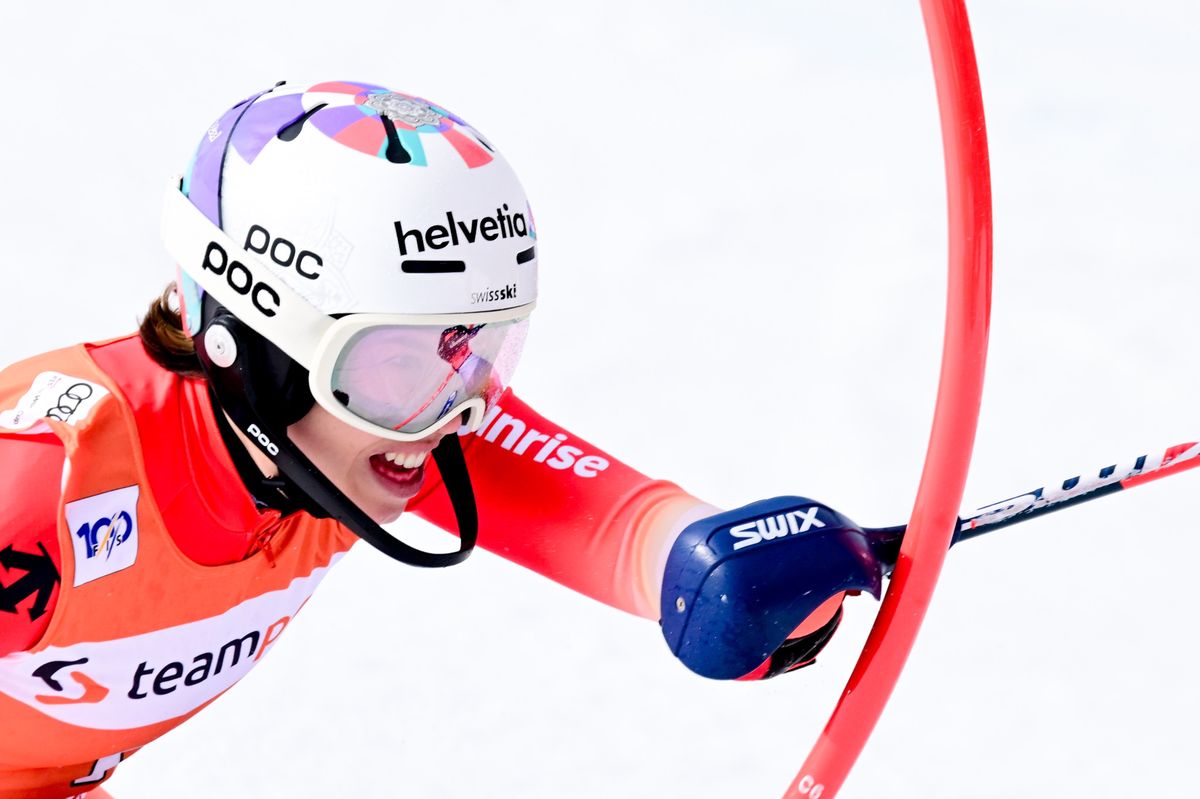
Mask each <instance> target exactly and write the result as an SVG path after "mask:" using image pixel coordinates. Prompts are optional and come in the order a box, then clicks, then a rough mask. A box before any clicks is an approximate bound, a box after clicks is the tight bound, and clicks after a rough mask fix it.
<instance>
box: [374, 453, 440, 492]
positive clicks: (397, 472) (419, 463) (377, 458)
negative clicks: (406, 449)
mask: <svg viewBox="0 0 1200 799" xmlns="http://www.w3.org/2000/svg"><path fill="white" fill-rule="evenodd" d="M428 456H429V452H428V451H425V452H416V453H410V454H404V453H396V452H386V453H379V454H378V455H372V456H371V459H370V461H371V469H372V470H373V471H374V472H375V474H376V476H378V477H379V478H380V480H381V481H383V483H384V484H385V485H386V486H387V487H388V488H389V489H391V490H392V491H393V492H398V493H402V494H408V495H411V494H414V493H416V490H417V489H418V488H420V486H421V481H422V480H424V479H425V461H426V458H427V457H428Z"/></svg>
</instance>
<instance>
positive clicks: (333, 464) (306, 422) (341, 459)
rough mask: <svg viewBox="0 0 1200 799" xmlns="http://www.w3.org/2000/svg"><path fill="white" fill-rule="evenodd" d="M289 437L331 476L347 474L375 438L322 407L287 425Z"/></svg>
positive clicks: (317, 407) (318, 466)
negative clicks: (289, 425) (338, 418)
mask: <svg viewBox="0 0 1200 799" xmlns="http://www.w3.org/2000/svg"><path fill="white" fill-rule="evenodd" d="M288 437H289V438H291V439H292V441H294V442H295V443H296V445H297V446H298V447H300V449H301V451H302V452H304V454H305V455H307V456H308V459H309V460H311V461H312V462H313V463H314V464H315V465H316V466H317V468H319V469H320V470H321V471H322V472H324V473H325V474H326V475H327V476H329V477H331V478H332V477H335V476H337V475H342V474H346V473H347V472H348V471H350V470H351V469H353V468H354V466H355V464H356V463H357V462H358V461H359V460H362V459H363V457H361V453H363V452H364V450H366V449H367V448H369V447H370V446H371V444H372V443H373V442H374V440H375V439H374V437H373V436H371V435H369V434H367V433H364V432H362V431H361V430H356V429H355V428H353V427H350V426H349V425H346V424H343V423H341V422H339V421H338V420H337V419H335V418H334V417H333V416H332V415H330V414H329V413H328V412H327V411H325V410H324V409H322V408H321V406H319V405H318V406H316V407H314V408H313V409H312V410H311V411H309V413H308V415H306V416H305V417H304V418H303V419H301V420H300V421H299V422H296V424H294V425H292V426H291V427H289V428H288Z"/></svg>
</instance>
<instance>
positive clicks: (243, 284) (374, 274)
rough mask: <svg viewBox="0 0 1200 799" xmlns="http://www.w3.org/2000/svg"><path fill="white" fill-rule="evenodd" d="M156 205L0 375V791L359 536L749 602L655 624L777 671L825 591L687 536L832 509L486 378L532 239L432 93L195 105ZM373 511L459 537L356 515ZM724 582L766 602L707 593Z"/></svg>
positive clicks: (165, 682) (826, 612) (149, 734)
mask: <svg viewBox="0 0 1200 799" xmlns="http://www.w3.org/2000/svg"><path fill="white" fill-rule="evenodd" d="M163 224H164V237H165V239H166V242H167V245H168V249H169V250H170V252H171V254H172V255H173V257H174V259H175V260H176V262H177V264H178V271H177V275H176V281H175V282H174V283H172V284H171V285H170V286H169V287H168V289H167V290H166V291H165V292H163V294H162V295H161V296H160V297H158V298H157V299H155V301H154V302H153V303H152V304H151V306H150V310H149V312H148V314H147V315H146V317H145V319H144V321H143V322H142V324H141V328H140V330H139V331H138V332H137V333H134V334H131V335H129V336H125V337H123V338H118V339H115V340H111V341H104V342H97V343H87V344H80V345H78V346H74V347H69V348H67V349H63V350H58V351H54V352H49V353H45V354H42V355H38V356H36V357H33V358H30V359H28V360H26V361H23V362H21V363H17V364H14V365H12V366H9V367H8V368H6V369H4V370H3V371H2V372H0V481H2V485H3V493H2V494H0V497H2V499H0V503H2V506H3V508H4V511H5V517H6V518H7V519H8V520H9V522H8V524H7V525H6V530H5V532H4V533H3V534H2V536H0V565H2V566H3V570H0V728H2V729H3V730H4V731H5V733H6V734H5V735H4V736H2V737H0V797H33V798H41V797H46V798H47V799H49V798H50V797H66V796H83V795H88V796H92V797H99V796H102V795H104V794H103V789H102V788H99V787H98V786H99V785H100V783H101V782H103V781H104V780H106V779H107V778H108V777H109V776H111V774H112V773H113V770H114V769H115V767H116V766H117V765H118V764H119V763H120V762H122V761H123V760H125V759H126V758H128V757H129V756H130V755H132V754H134V753H135V752H136V751H137V750H139V749H140V748H141V747H142V746H144V745H145V744H147V743H149V742H150V741H152V740H154V739H155V738H157V737H158V736H160V735H162V734H163V733H165V732H167V731H168V730H170V729H172V728H173V727H175V726H177V725H178V724H180V723H182V722H183V721H185V720H186V719H188V718H189V717H191V716H192V715H193V714H195V713H196V712H198V711H199V710H200V709H202V708H203V707H204V706H206V705H207V704H208V703H209V702H211V701H212V700H214V699H215V698H216V697H217V696H219V695H220V694H221V693H223V692H224V691H225V690H226V689H228V688H229V687H230V686H231V685H232V684H233V683H235V682H236V681H237V680H238V679H240V678H241V677H242V676H244V675H245V674H246V673H247V671H248V670H249V669H250V668H251V667H253V666H254V664H256V663H257V662H258V661H259V660H260V659H261V658H262V657H263V655H264V654H265V653H266V652H267V651H268V650H269V649H270V648H271V646H272V645H273V643H274V642H275V641H276V640H278V638H279V636H280V635H281V634H282V633H283V632H284V630H285V629H286V628H287V626H288V624H289V622H290V621H291V620H292V618H293V617H294V616H295V614H296V613H297V612H298V611H299V610H300V608H301V607H302V606H303V604H304V603H305V602H306V601H307V600H308V598H309V596H310V595H311V594H312V592H313V591H314V589H315V588H316V586H317V584H318V583H319V582H320V580H321V578H322V577H323V576H324V575H325V573H326V572H327V571H328V569H329V568H331V567H332V566H333V565H334V564H335V563H336V562H337V561H338V560H339V559H340V558H341V556H342V555H343V554H344V553H345V552H346V551H347V550H348V549H349V548H350V547H351V546H352V545H353V544H354V543H355V542H356V541H358V540H359V539H364V540H366V541H368V542H369V543H371V544H372V545H374V546H375V547H377V548H379V549H380V550H382V551H383V552H385V553H386V554H388V555H390V556H391V557H393V558H395V559H397V560H400V561H402V562H405V563H408V564H412V565H417V566H447V565H452V564H454V563H457V562H459V561H461V560H462V559H463V558H465V557H466V555H467V554H468V553H469V552H470V550H471V548H472V547H473V546H474V545H475V543H476V541H478V543H479V544H480V545H482V546H483V547H485V548H486V549H489V550H491V551H493V552H496V553H497V554H500V555H502V556H503V557H505V558H508V559H510V560H513V561H515V562H517V563H520V564H522V565H524V566H526V567H528V568H530V569H532V570H533V571H536V572H538V573H540V574H542V575H545V576H547V577H549V578H551V579H553V580H556V581H558V582H560V583H562V584H563V585H565V586H568V587H570V588H572V589H575V590H577V591H580V592H582V593H584V594H586V595H588V596H590V597H593V598H595V599H597V600H599V601H601V602H605V603H607V604H609V605H612V606H613V607H616V608H619V609H621V610H624V611H627V612H630V613H634V614H638V615H640V616H644V617H646V618H648V619H654V620H659V621H663V620H664V615H665V614H669V615H671V616H672V617H675V616H676V615H678V616H679V618H681V619H682V618H684V617H685V616H686V617H687V618H689V619H690V618H693V616H694V618H695V619H700V618H701V617H702V616H703V618H704V619H708V620H710V621H711V620H713V619H720V618H724V619H726V620H728V618H729V617H730V616H731V614H737V613H739V612H740V613H743V614H745V616H746V618H745V619H744V620H742V619H736V618H735V621H739V622H740V621H745V622H746V623H745V624H744V625H743V626H744V627H745V628H746V629H757V628H761V627H763V620H764V619H766V620H769V625H768V626H769V627H770V628H771V629H772V630H774V631H775V633H774V636H775V637H773V638H772V637H771V636H770V635H767V636H765V637H764V638H763V641H754V642H750V643H749V644H747V643H746V642H745V641H733V640H731V638H730V636H728V635H720V636H718V635H706V634H705V633H704V630H705V629H707V628H705V627H704V626H703V625H700V626H693V627H692V628H689V629H690V630H691V631H690V632H687V633H682V632H680V629H682V628H679V627H678V624H676V627H675V628H671V629H674V630H675V631H674V632H670V633H669V634H668V640H669V642H671V641H672V638H671V636H672V635H674V636H675V639H674V642H673V643H672V649H673V651H675V652H676V654H679V655H680V657H681V658H683V657H684V656H683V655H682V654H681V653H682V652H683V651H684V649H686V651H687V652H688V653H690V654H689V655H688V658H690V660H686V659H685V662H688V665H689V666H692V667H693V668H694V669H696V670H699V671H701V673H706V672H705V670H704V669H703V668H697V667H696V663H698V662H707V661H706V660H705V659H709V660H711V661H712V662H714V663H717V662H724V661H722V658H723V657H724V655H723V654H722V653H725V652H727V651H729V649H730V647H736V646H741V647H742V648H743V649H744V650H746V651H750V652H751V653H752V654H751V657H752V661H746V660H745V659H744V658H743V659H742V661H739V662H738V663H736V664H735V665H732V666H731V665H728V663H725V665H724V666H721V667H719V668H713V669H711V670H710V672H708V676H721V677H728V678H741V679H761V678H764V677H772V676H775V675H776V674H780V673H784V672H787V671H791V670H794V669H797V668H799V667H801V666H804V665H807V664H809V663H811V662H812V661H813V658H814V656H815V655H816V653H817V652H818V651H819V650H820V649H821V647H822V646H823V645H824V644H825V642H826V641H827V640H828V639H829V637H830V635H832V633H833V631H834V630H835V629H836V627H837V624H838V622H839V620H840V618H841V601H842V597H843V593H842V592H840V591H839V592H837V593H833V594H831V595H830V596H827V597H820V601H819V603H817V604H813V603H812V602H811V601H810V602H808V604H804V603H797V602H792V601H791V598H792V597H794V596H796V595H798V594H800V593H802V591H801V590H800V589H799V588H797V587H796V586H795V585H794V584H791V582H790V581H788V580H786V579H785V577H786V575H782V574H779V573H778V570H776V572H771V571H770V569H769V568H767V567H766V566H765V565H764V563H763V560H764V559H762V558H759V559H757V560H755V559H751V558H746V559H742V560H739V561H734V560H726V559H724V558H725V556H724V555H722V554H721V553H715V552H714V551H713V550H711V549H706V547H705V546H704V545H703V541H704V540H706V538H705V537H706V536H709V534H710V533H711V532H712V531H713V530H716V529H718V528H720V529H724V530H731V531H732V532H731V535H732V536H734V539H731V540H736V543H734V544H733V549H736V550H738V551H739V553H746V552H756V551H757V552H761V551H765V548H764V547H763V546H762V545H761V542H762V541H763V540H764V539H779V538H783V537H786V536H788V535H789V534H795V533H797V532H800V531H801V530H802V529H807V528H808V527H811V526H812V525H814V524H815V525H818V526H821V527H826V526H836V524H837V523H838V520H837V517H836V515H835V514H832V511H826V512H825V516H824V517H819V516H817V515H816V510H814V509H813V508H812V507H809V508H808V509H804V508H801V509H800V510H788V508H790V507H792V506H793V505H795V504H796V502H795V498H791V499H789V498H782V499H781V500H768V501H765V502H759V503H756V504H755V505H752V506H750V507H749V509H742V510H740V511H731V512H727V513H722V512H721V511H720V510H718V509H717V508H714V507H712V506H710V505H708V504H707V503H705V502H703V501H701V500H699V499H697V498H695V497H693V496H691V495H689V494H687V493H686V492H685V491H683V490H682V489H680V488H679V487H678V486H676V485H674V484H672V483H670V482H665V481H661V480H652V479H650V478H648V477H646V476H644V475H642V474H639V473H638V472H637V471H635V470H634V469H632V468H630V467H629V466H626V465H625V464H623V463H621V462H619V461H618V460H616V459H615V458H613V457H612V456H611V455H608V454H607V453H605V452H603V451H601V450H599V449H598V448H597V447H595V446H594V445H592V444H590V443H588V442H587V441H584V440H582V439H580V438H579V437H578V436H576V435H574V434H572V433H570V432H568V431H567V430H566V429H564V428H563V427H561V426H559V425H558V424H556V423H554V422H552V421H550V420H548V419H546V418H544V417H542V416H540V415H539V414H538V413H537V412H536V411H535V410H534V409H532V408H530V407H529V406H528V405H526V404H525V403H524V402H523V401H522V400H521V399H520V398H519V397H518V396H517V395H516V394H515V393H513V391H512V389H511V388H509V387H508V385H509V381H510V378H511V376H512V372H513V369H514V367H515V366H516V363H517V360H518V357H519V355H520V352H521V347H522V342H523V340H524V337H525V334H526V328H527V325H528V319H529V316H530V313H531V312H532V311H533V308H534V304H535V300H536V285H537V282H536V281H537V266H538V253H537V234H536V229H535V226H534V220H533V215H532V213H531V211H530V210H529V206H528V204H527V202H526V200H525V197H524V193H523V191H522V189H521V187H520V185H519V184H518V182H517V179H516V177H515V175H514V174H513V172H512V170H511V169H510V168H509V166H508V164H507V163H506V162H505V161H504V159H503V158H502V157H501V156H500V155H499V153H497V152H496V150H495V149H494V148H493V147H492V145H491V144H490V143H489V142H488V140H487V139H485V138H484V137H483V136H482V135H481V134H480V133H479V132H478V131H477V130H475V129H474V128H473V127H471V126H470V125H468V124H467V123H465V122H464V121H463V120H462V119H460V118H459V117H457V116H455V115H454V114H452V113H450V112H449V111H447V110H445V109H444V108H442V107H440V106H438V105H435V104H433V103H430V102H428V101H425V100H422V99H420V98H417V97H413V96H409V95H405V94H401V93H399V92H393V91H390V90H388V89H385V88H383V87H381V86H375V85H370V84H364V83H350V82H326V83H319V84H316V85H304V86H292V85H289V84H280V85H277V86H275V87H273V88H271V89H268V90H266V91H263V92H260V93H257V94H255V95H253V96H251V97H249V98H248V99H246V100H244V101H242V102H241V103H238V104H237V105H235V106H234V107H233V108H231V109H229V110H228V111H227V112H225V113H224V114H223V115H222V116H221V117H220V118H219V119H218V120H217V121H216V122H214V123H213V124H212V126H211V127H210V128H209V129H208V130H207V131H206V133H205V134H204V136H203V137H202V140H201V142H200V145H199V147H198V149H197V150H196V152H195V155H194V156H193V159H192V161H191V163H190V165H189V166H188V169H187V172H186V174H185V175H184V176H183V178H182V180H180V181H177V182H175V183H174V184H173V185H172V186H171V187H170V189H169V191H168V192H167V202H166V209H165V212H164V223H163ZM801 504H803V503H801ZM809 505H811V503H809ZM405 510H408V511H412V512H414V513H416V514H417V515H418V516H420V517H422V518H424V519H427V520H429V521H431V522H432V523H434V524H436V525H438V526H439V527H442V528H444V529H447V530H450V531H452V532H455V533H457V534H458V535H459V541H460V543H459V548H458V549H457V550H456V551H453V552H430V551H427V550H425V549H423V548H421V547H420V546H417V545H416V544H414V543H413V542H411V541H409V540H406V539H405V537H404V536H403V535H402V533H401V532H398V531H397V529H396V528H391V529H384V527H383V525H386V524H388V523H390V522H393V521H395V520H396V519H397V518H398V517H399V516H400V514H401V513H402V512H403V511H405ZM822 518H823V519H824V520H823V521H822ZM754 546H757V547H758V549H757V550H755V549H752V547H754ZM772 560H774V561H775V562H776V563H778V562H779V561H778V559H777V558H774V559H772ZM739 564H743V565H739ZM672 570H674V571H672ZM664 572H668V573H673V574H675V577H674V578H672V580H673V582H672V584H671V591H667V589H666V588H665V587H664ZM689 575H691V576H689ZM696 575H699V576H696ZM712 575H717V577H713V576H712ZM706 580H707V581H708V582H705V581H706ZM689 581H690V582H689ZM714 581H719V584H718V582H714ZM685 584H687V585H691V586H692V588H693V589H698V587H699V586H701V584H703V585H704V586H707V588H705V590H704V591H700V590H694V591H692V593H690V594H687V596H686V597H685V595H684V593H681V590H682V589H679V586H680V585H685ZM739 584H740V585H750V584H754V585H759V584H762V585H766V586H768V587H771V588H772V589H773V591H774V593H773V594H772V595H771V596H772V597H776V598H774V599H769V601H767V600H764V601H760V602H759V603H758V604H756V605H753V606H747V605H744V604H742V605H739V604H738V603H737V602H729V601H728V600H729V596H728V591H729V589H728V588H722V586H735V585H739ZM714 585H715V586H717V589H720V591H722V592H724V593H717V594H714V593H713V591H712V590H709V589H711V588H712V586H714ZM713 590H716V589H713ZM710 595H712V596H719V600H714V601H712V602H708V603H707V604H705V603H704V602H702V601H701V600H702V599H703V598H704V597H707V596H710ZM693 600H695V602H696V609H695V610H694V611H693V609H692V607H691V603H692V602H693ZM114 607H120V612H114ZM748 607H750V608H751V610H747V608H748ZM739 609H740V610H739ZM688 614H693V615H688ZM705 614H707V615H705ZM697 624H698V622H697ZM756 625H757V627H756ZM735 626H736V625H735ZM668 627H669V625H667V624H666V623H665V622H664V629H667V628H668ZM683 639H686V641H684V640H683ZM764 641H765V642H766V643H763V642H764ZM747 647H748V648H747Z"/></svg>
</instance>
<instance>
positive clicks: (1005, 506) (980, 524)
mask: <svg viewBox="0 0 1200 799" xmlns="http://www.w3.org/2000/svg"><path fill="white" fill-rule="evenodd" d="M1197 466H1200V443H1197V442H1194V441H1193V442H1189V443H1187V444H1177V445H1176V446H1174V447H1170V448H1169V449H1167V450H1165V451H1163V452H1161V453H1158V454H1156V455H1139V456H1138V457H1137V458H1134V459H1133V460H1131V461H1129V462H1125V463H1118V464H1113V465H1111V466H1105V467H1104V468H1103V469H1100V470H1099V471H1097V472H1096V473H1095V474H1093V475H1090V476H1088V477H1086V478H1085V477H1083V476H1081V475H1077V476H1075V477H1071V478H1068V479H1066V480H1063V481H1062V482H1061V483H1052V484H1049V485H1046V486H1043V487H1041V488H1035V489H1034V490H1033V491H1027V492H1026V493H1024V494H1020V495H1018V496H1015V497H1012V498H1010V499H1005V500H1001V501H1000V502H995V503H993V504H991V505H985V506H984V507H982V508H980V509H979V510H977V511H975V513H974V514H972V515H971V516H967V517H965V518H960V519H959V522H958V529H957V531H956V532H955V534H954V539H953V540H952V541H951V542H950V545H951V546H954V545H955V544H957V543H958V542H960V541H966V540H968V539H971V538H976V537H978V536H981V535H984V534H985V533H990V532H993V531H994V530H999V529H1000V528H1002V527H1008V526H1009V525H1012V524H1017V523H1019V522H1023V521H1027V520H1029V519H1032V518H1035V517H1037V516H1042V515H1044V514H1047V513H1053V512H1054V511H1058V510H1062V509H1063V508H1069V507H1071V506H1073V505H1079V504H1082V503H1084V502H1090V501H1091V500H1093V499H1097V498H1099V497H1103V496H1107V495H1109V494H1115V493H1116V492H1118V491H1124V490H1125V489H1128V488H1134V487H1135V486H1139V485H1142V484H1144V483H1149V482H1153V481H1154V480H1158V479H1161V478H1163V477H1167V476H1168V475H1172V474H1178V473H1179V472H1185V471H1187V470H1189V469H1194V468H1196V467H1197ZM905 529H906V526H905V525H903V524H901V525H897V526H895V527H879V528H867V529H865V530H864V531H863V532H864V533H866V534H867V537H868V539H869V540H870V542H871V550H872V552H874V554H875V556H876V557H877V558H879V560H880V561H881V562H883V563H885V564H887V565H888V567H889V568H890V567H892V566H894V565H895V563H896V558H897V557H898V555H899V552H900V541H901V540H902V539H903V537H904V532H905Z"/></svg>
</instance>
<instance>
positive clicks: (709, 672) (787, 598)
mask: <svg viewBox="0 0 1200 799" xmlns="http://www.w3.org/2000/svg"><path fill="white" fill-rule="evenodd" d="M883 575H884V566H883V565H882V564H881V563H880V562H879V560H878V559H877V558H876V557H875V555H874V554H872V552H871V547H870V545H869V543H868V540H867V537H866V536H865V535H864V533H863V531H862V530H861V529H860V528H859V527H858V526H857V525H855V524H854V522H852V521H850V520H849V519H847V518H846V517H845V516H843V515H841V514H840V513H838V512H837V511H835V510H833V509H832V508H830V507H828V506H826V505H822V504H821V503H819V502H814V501H813V500H811V499H806V498H804V497H776V498H774V499H768V500H762V501H760V502H754V503H751V504H750V505H746V506H744V507H741V508H737V509H736V510H731V511H727V512H725V513H720V514H717V515H715V516H710V517H708V518H705V519H701V520H699V521H697V522H694V523H692V524H691V525H689V526H688V527H687V528H685V529H684V531H683V532H682V533H680V534H679V537H678V538H677V539H676V540H675V544H674V546H673V547H672V549H671V553H670V555H669V557H668V558H667V565H666V570H665V572H664V575H663V589H662V607H661V613H662V617H661V618H662V628H663V636H664V637H665V638H666V640H667V645H668V646H669V647H670V648H671V651H672V652H673V653H674V654H675V655H676V657H678V658H679V659H680V660H682V661H683V663H684V664H685V665H686V666H687V667H688V668H690V669H691V670H692V671H694V672H696V673H697V674H700V675H702V676H705V677H711V678H713V679H719V680H729V679H736V678H738V677H741V676H743V675H745V674H747V673H749V672H750V671H752V670H754V669H755V668H756V667H758V666H759V665H760V664H761V663H762V662H763V661H764V660H766V659H767V658H768V657H770V655H771V653H772V652H774V651H775V650H776V649H777V648H778V647H779V646H780V645H781V644H782V643H783V642H784V641H785V640H786V639H787V636H788V634H789V633H791V632H792V631H793V630H794V629H796V627H797V626H798V625H799V624H800V622H802V621H803V620H804V619H805V618H806V617H807V616H808V615H809V614H810V613H812V612H813V611H814V610H816V608H817V607H818V606H820V605H821V603H823V602H824V601H825V600H827V599H828V598H829V597H831V596H833V595H834V594H836V593H838V592H840V591H846V590H859V591H868V592H870V593H871V594H873V595H875V596H876V597H878V596H879V595H880V593H881V589H882V583H883Z"/></svg>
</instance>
